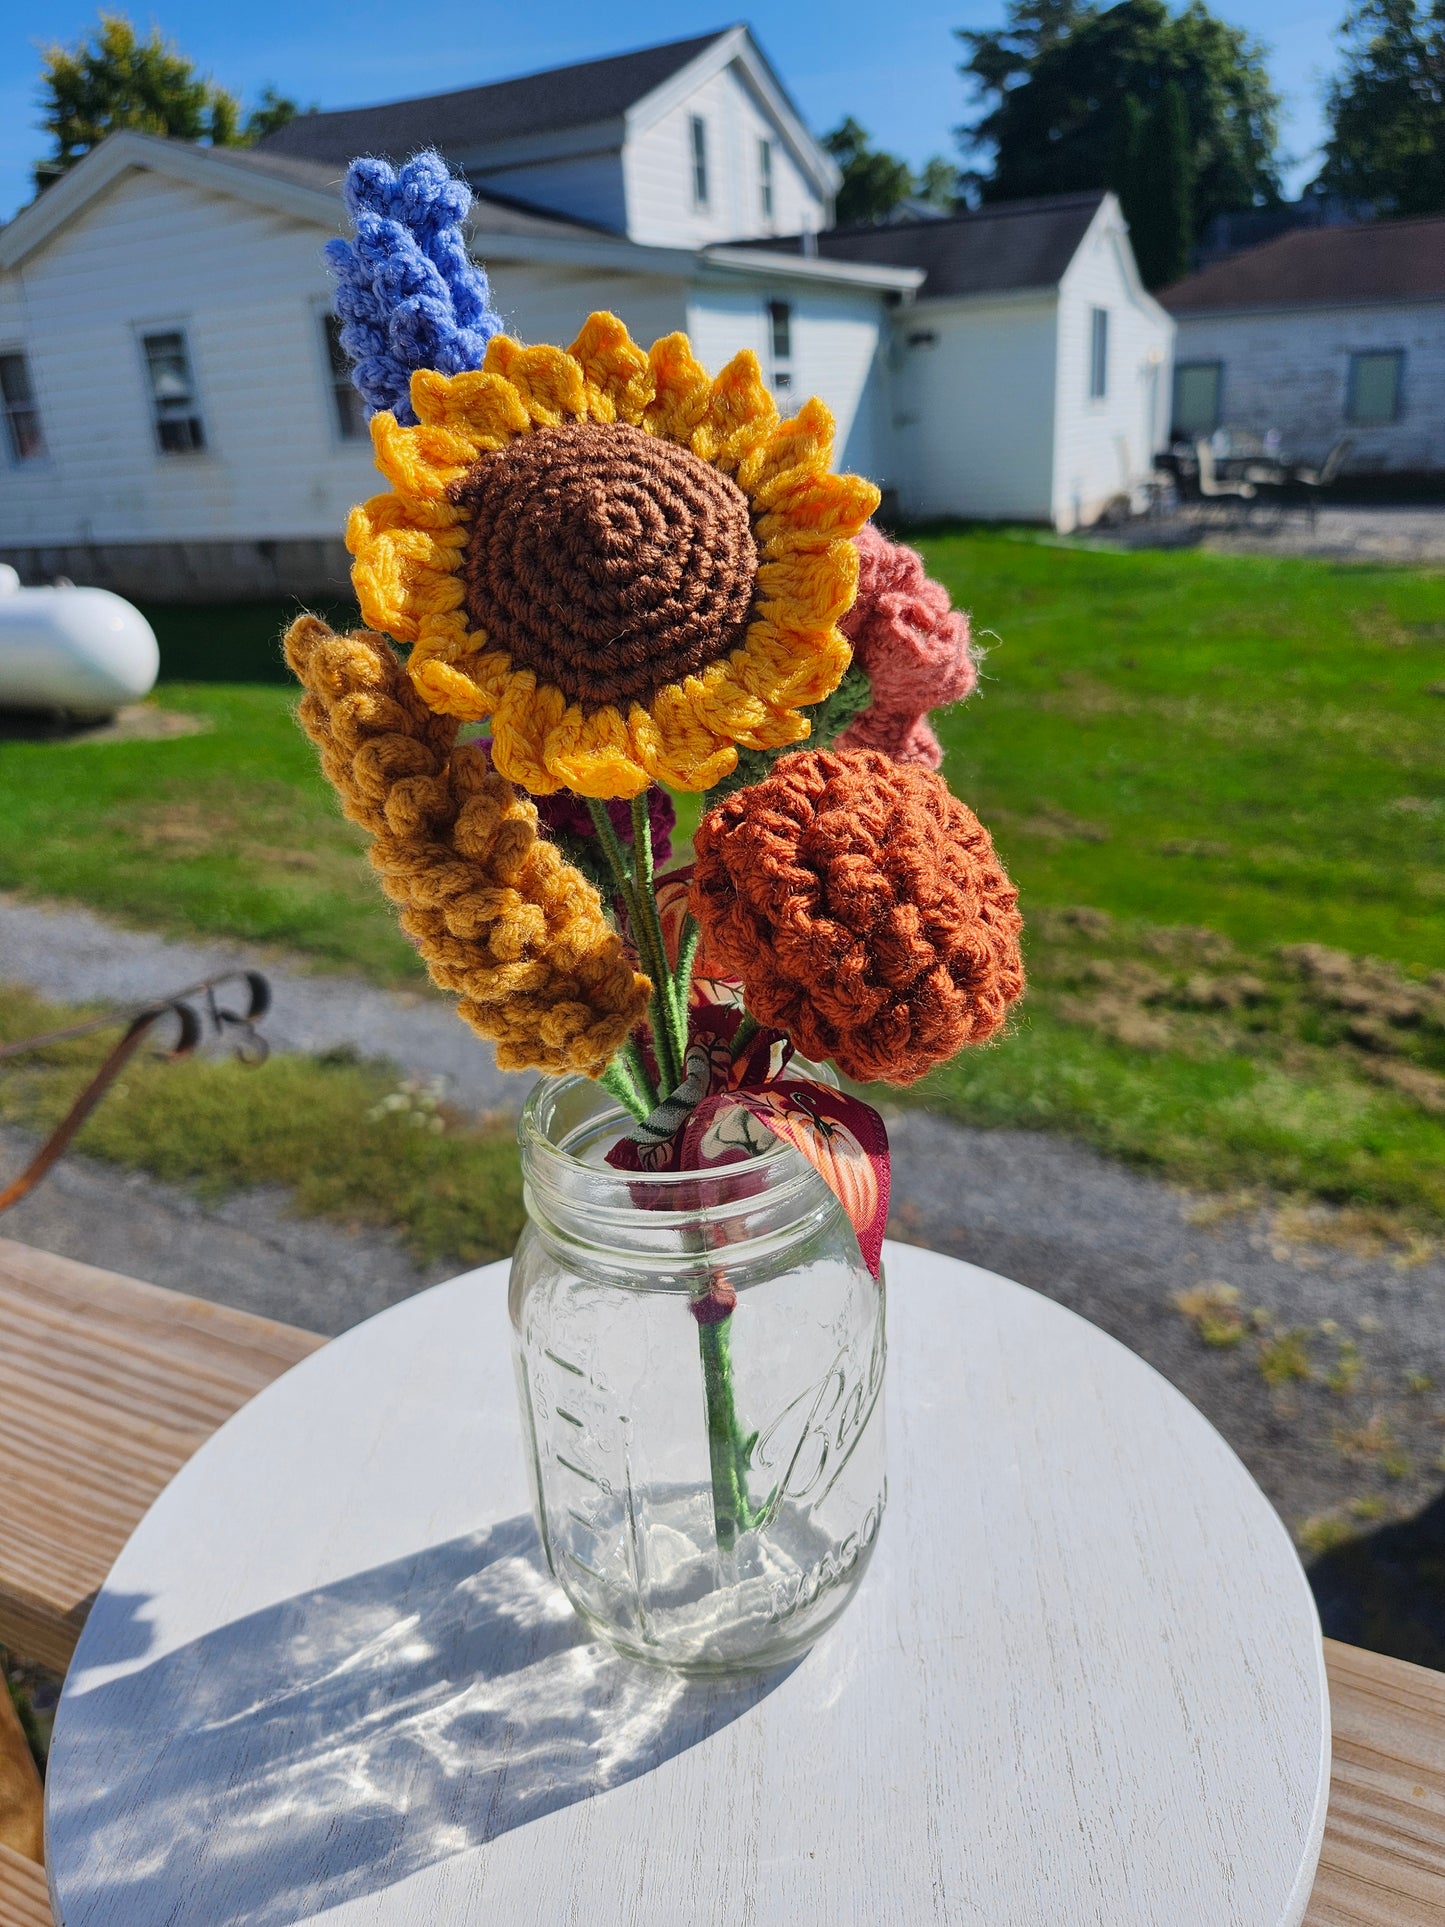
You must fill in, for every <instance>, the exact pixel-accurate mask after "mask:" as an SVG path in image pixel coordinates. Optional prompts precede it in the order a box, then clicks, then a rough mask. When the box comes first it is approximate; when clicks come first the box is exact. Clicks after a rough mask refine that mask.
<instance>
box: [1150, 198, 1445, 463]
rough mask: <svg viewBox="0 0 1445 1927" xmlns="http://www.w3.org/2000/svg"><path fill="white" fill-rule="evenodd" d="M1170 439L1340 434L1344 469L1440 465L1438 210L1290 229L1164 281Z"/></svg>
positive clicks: (1444, 284)
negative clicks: (1171, 362) (1232, 432)
mask: <svg viewBox="0 0 1445 1927" xmlns="http://www.w3.org/2000/svg"><path fill="white" fill-rule="evenodd" d="M1160 299H1161V300H1162V301H1163V302H1164V304H1165V306H1166V307H1167V308H1168V309H1169V310H1170V312H1171V313H1172V314H1173V315H1174V317H1175V319H1176V321H1177V323H1178V329H1179V333H1178V348H1177V357H1176V362H1175V369H1174V407H1173V422H1174V426H1175V428H1176V429H1177V430H1178V432H1179V433H1180V434H1182V435H1187V436H1190V437H1194V436H1199V435H1208V434H1210V433H1212V432H1213V430H1215V429H1217V428H1221V427H1233V428H1237V429H1247V430H1251V431H1253V432H1255V433H1268V432H1269V431H1270V430H1274V431H1275V432H1276V433H1277V434H1278V435H1279V437H1280V441H1281V444H1282V446H1283V449H1284V451H1285V453H1286V455H1287V456H1294V457H1297V458H1312V459H1314V460H1316V461H1318V460H1319V459H1321V458H1322V457H1323V456H1324V455H1325V454H1326V453H1327V452H1328V450H1329V449H1330V448H1331V447H1332V446H1334V445H1335V444H1336V443H1337V442H1340V441H1342V440H1344V439H1346V438H1348V440H1349V444H1350V446H1349V450H1348V453H1347V455H1346V457H1345V460H1344V470H1345V472H1346V473H1347V474H1356V475H1368V474H1377V475H1382V474H1396V475H1403V474H1411V475H1438V474H1440V473H1441V472H1442V471H1445V218H1441V217H1439V216H1436V217H1435V218H1433V219H1429V220H1416V221H1376V222H1371V223H1370V224H1369V225H1366V226H1359V227H1328V228H1308V229H1299V230H1296V231H1295V232H1294V233H1291V234H1285V235H1282V236H1281V237H1280V238H1279V239H1278V240H1277V241H1270V242H1267V243H1266V244H1265V245H1264V246H1262V247H1257V248H1250V249H1248V250H1247V251H1246V252H1244V253H1242V254H1235V255H1231V256H1229V257H1228V258H1227V259H1225V260H1223V261H1217V262H1215V263H1213V264H1212V265H1211V266H1209V267H1207V268H1204V269H1202V270H1201V271H1200V272H1199V273H1198V274H1193V275H1190V276H1189V277H1188V278H1187V279H1186V280H1184V281H1178V282H1176V283H1175V284H1174V286H1173V287H1171V288H1166V289H1165V290H1164V292H1163V293H1162V295H1161V296H1160Z"/></svg>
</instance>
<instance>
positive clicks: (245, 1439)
mask: <svg viewBox="0 0 1445 1927" xmlns="http://www.w3.org/2000/svg"><path fill="white" fill-rule="evenodd" d="M887 1265H888V1279H889V1298H890V1302H889V1328H890V1340H891V1353H892V1355H891V1359H890V1364H889V1385H888V1399H889V1410H888V1424H889V1430H890V1445H889V1453H890V1460H889V1468H890V1469H889V1478H890V1495H889V1510H888V1513H887V1516H886V1518H885V1521H884V1526H883V1531H882V1533H881V1535H880V1539H879V1545H878V1551H877V1554H876V1556H875V1559H874V1562H873V1565H872V1568H871V1569H870V1571H869V1573H868V1575H867V1578H866V1580H865V1582H864V1585H863V1587H862V1589H861V1591H860V1593H859V1596H858V1599H857V1600H856V1601H855V1602H854V1604H853V1605H852V1607H851V1608H850V1609H849V1611H848V1613H847V1614H846V1615H845V1616H844V1618H843V1619H842V1620H841V1621H840V1623H839V1624H838V1625H837V1626H836V1627H835V1628H834V1629H833V1630H832V1631H831V1632H830V1633H829V1634H827V1635H826V1636H825V1637H824V1639H823V1640H822V1641H821V1642H820V1643H819V1644H818V1645H817V1646H816V1647H814V1648H813V1650H812V1651H811V1652H810V1653H809V1654H807V1655H806V1656H805V1657H804V1658H803V1659H802V1660H801V1661H799V1662H797V1663H796V1664H794V1665H793V1666H791V1667H787V1668H783V1669H780V1670H778V1671H774V1672H772V1673H768V1674H763V1675H760V1676H757V1677H756V1678H752V1679H747V1680H743V1681H736V1680H733V1681H723V1680H718V1681H708V1680H703V1681H691V1682H685V1681H682V1680H680V1679H677V1678H675V1677H672V1676H670V1675H668V1674H666V1673H661V1672H655V1671H653V1670H651V1669H648V1668H644V1667H639V1666H636V1665H633V1664H631V1663H629V1662H627V1661H624V1660H622V1659H620V1658H618V1657H616V1656H614V1655H612V1654H611V1652H610V1651H609V1650H608V1649H607V1648H605V1647H604V1646H602V1645H600V1644H598V1643H596V1642H594V1641H592V1640H591V1639H590V1638H589V1636H588V1634H587V1632H586V1631H585V1629H584V1628H583V1627H582V1626H581V1624H580V1623H579V1622H578V1621H577V1620H576V1618H575V1617H574V1616H573V1614H572V1612H571V1610H570V1608H569V1607H568V1606H567V1605H566V1603H565V1601H564V1600H563V1599H562V1597H561V1595H560V1593H559V1592H558V1591H557V1590H556V1588H555V1587H554V1586H553V1585H552V1583H551V1581H550V1580H549V1578H548V1577H547V1574H546V1571H545V1566H544V1564H543V1562H542V1558H541V1553H540V1548H539V1546H538V1543H537V1539H536V1535H535V1531H534V1528H533V1526H532V1523H531V1517H530V1511H529V1506H528V1499H527V1489H526V1481H525V1477H524V1470H523V1462H522V1446H521V1439H520V1433H519V1429H518V1424H517V1418H516V1414H515V1411H514V1400H513V1394H512V1385H511V1365H510V1357H509V1333H508V1325H507V1315H506V1278H507V1267H506V1265H505V1264H502V1265H494V1266H489V1267H486V1268H485V1269H482V1270H480V1271H476V1272H472V1273H468V1274H467V1275H465V1276H464V1277H461V1278H458V1279H454V1280H452V1281H451V1282H450V1283H448V1284H445V1285H439V1286H437V1287H435V1288H434V1289H432V1290H430V1291H427V1292H424V1293H422V1294H420V1295H419V1296H417V1297H415V1298H412V1299H409V1300H408V1301H406V1302H405V1303H403V1304H400V1305H397V1306H395V1307H393V1308H392V1309H391V1310H389V1311H386V1312H384V1313H382V1314H381V1315H380V1316H379V1317H377V1318H374V1319H372V1320H370V1321H368V1323H366V1324H364V1325H361V1326H358V1327H357V1328H356V1329H354V1330H353V1331H351V1332H349V1333H347V1334H346V1335H345V1336H344V1337H342V1338H340V1339H337V1340H336V1341H334V1342H333V1343H332V1344H330V1345H328V1346H327V1347H326V1348H325V1349H324V1350H322V1351H319V1352H317V1353H315V1354H314V1355H313V1356H311V1357H310V1358H307V1359H305V1360H304V1361H303V1362H302V1363H301V1364H299V1365H298V1366H296V1367H295V1368H293V1369H292V1370H291V1371H290V1372H288V1373H286V1374H285V1375H284V1376H283V1377H282V1378H280V1379H278V1380H276V1382H275V1383H274V1384H272V1385H271V1386H270V1387H269V1388H268V1389H267V1390H265V1391H263V1392H262V1393H261V1394H260V1395H259V1396H258V1397H257V1398H255V1399H254V1400H253V1401H252V1402H251V1403H250V1404H249V1405H247V1406H246V1407H244V1408H243V1409H242V1410H241V1411H240V1412H239V1413H238V1414H237V1415H236V1416H235V1417H234V1418H232V1419H231V1420H229V1421H228V1422H227V1423H226V1424H225V1425H224V1426H223V1427H222V1428H221V1430H220V1431H219V1432H217V1433H216V1434H215V1436H214V1437H213V1438H212V1439H211V1440H210V1441H209V1442H208V1443H207V1444H206V1445H204V1446H203V1447H202V1448H201V1450H200V1451H199V1452H198V1453H197V1454H196V1456H195V1457H194V1458H193V1459H192V1460H191V1461H190V1463H189V1464H187V1465H186V1466H185V1467H184V1468H183V1469H182V1471H181V1472H180V1473H179V1474H178V1475H177V1477H176V1478H175V1479H174V1480H173V1482H172V1483H171V1485H170V1486H169V1487H168V1488H167V1489H166V1490H165V1492H164V1493H163V1494H162V1495H161V1497H160V1498H159V1500H157V1502H156V1504H155V1505H154V1507H153V1508H152V1509H151V1511H150V1512H149V1513H148V1514H147V1516H146V1518H145V1519H144V1520H143V1521H142V1523H141V1525H140V1526H139V1527H138V1529H137V1530H136V1532H135V1534H134V1536H133V1537H132V1538H131V1540H130V1542H129V1544H128V1545H127V1546H126V1548H125V1550H124V1552H123V1553H122V1554H121V1556H120V1558H119V1560H118V1561H117V1563H116V1565H115V1567H114V1569H113V1571H112V1573H111V1575H110V1578H109V1580H108V1581H107V1583H106V1585H105V1587H104V1588H103V1589H102V1591H101V1593H100V1595H99V1597H98V1598H97V1600H96V1602H95V1605H94V1608H93V1610H92V1612H91V1615H90V1618H89V1621H88V1622H87V1625H86V1628H85V1631H84V1633H83V1634H82V1636H81V1640H80V1644H79V1647H78V1649H77V1653H76V1657H75V1660H74V1663H73V1666H72V1669H71V1672H70V1676H69V1679H68V1681H67V1684H66V1689H65V1692H64V1695H63V1697H62V1700H61V1704H60V1709H59V1715H58V1718H57V1722H56V1727H55V1736H54V1742H53V1749H52V1753H51V1765H50V1776H49V1784H48V1789H47V1801H48V1816H47V1817H48V1832H49V1877H50V1882H51V1890H52V1898H53V1901H54V1905H55V1911H56V1917H57V1920H58V1921H60V1922H61V1923H62V1927H101V1924H102V1923H104V1927H158V1924H159V1923H162V1922H171V1921H173V1922H176V1923H178V1924H183V1927H240V1923H242V1922H245V1923H247V1927H291V1923H297V1922H301V1921H309V1920H315V1919H320V1918H322V1917H324V1918H325V1919H326V1921H327V1922H328V1923H332V1927H360V1924H361V1923H363V1922H365V1923H368V1927H422V1924H423V1923H425V1927H436V1923H438V1922H448V1923H451V1922H455V1923H462V1922H478V1923H481V1922H498V1923H506V1924H507V1927H525V1924H526V1923H533V1922H535V1923H538V1924H539V1927H543V1924H545V1927H551V1924H552V1923H560V1922H570V1921H582V1920H586V1921H588V1922H591V1923H597V1924H598V1927H624V1924H625V1927H680V1924H683V1923H686V1924H689V1927H690V1924H691V1923H708V1924H711V1923H714V1922H716V1923H719V1927H720V1924H721V1923H723V1922H727V1923H729V1927H731V1924H732V1923H735V1922H738V1921H747V1922H753V1923H758V1927H772V1923H782V1922H785V1921H786V1922H788V1923H790V1924H792V1923H799V1922H803V1923H809V1922H814V1921H818V1922H821V1921H827V1922H829V1923H830V1927H831V1924H833V1923H837V1927H850V1924H851V1923H857V1924H858V1927H865V1924H866V1927H873V1924H874V1923H879V1922H884V1921H886V1922H889V1923H890V1924H891V1923H908V1924H912V1923H918V1924H919V1927H922V1924H923V1923H933V1922H967V1923H974V1924H976V1927H1039V1923H1043V1922H1048V1923H1055V1922H1057V1923H1060V1927H1063V1923H1067V1924H1068V1927H1094V1924H1095V1923H1097V1927H1145V1924H1146V1923H1147V1924H1148V1927H1277V1924H1279V1927H1298V1923H1299V1922H1300V1921H1301V1919H1302V1917H1303V1915H1304V1911H1305V1907H1306V1903H1307V1899H1308V1896H1309V1892H1310V1887H1311V1881H1312V1877H1313V1873H1314V1868H1315V1862H1316V1859H1317V1857H1318V1853H1319V1845H1320V1837H1321V1831H1322V1827H1323V1822H1324V1816H1325V1802H1326V1793H1327V1788H1328V1780H1329V1751H1330V1747H1329V1718H1328V1703H1327V1697H1326V1687H1325V1675H1324V1666H1323V1659H1322V1653H1321V1645H1320V1637H1319V1628H1318V1623H1317V1620H1316V1617H1315V1612H1314V1606H1313V1603H1312V1601H1311V1598H1310V1594H1309V1590H1308V1587H1307V1585H1306V1582H1305V1579H1304V1576H1303V1573H1302V1572H1301V1570H1300V1567H1299V1564H1298V1562H1297V1560H1296V1558H1295V1555H1294V1552H1293V1549H1292V1547H1291V1545H1290V1542H1289V1539H1288V1537H1287V1535H1286V1533H1285V1531H1284V1528H1283V1527H1282V1526H1281V1524H1280V1522H1279V1520H1278V1519H1277V1517H1276V1516H1275V1514H1274V1512H1273V1511H1272V1510H1271V1508H1270V1507H1269V1505H1268V1504H1267V1502H1266V1501H1265V1499H1264V1497H1263V1495H1262V1494H1261V1493H1260V1492H1259V1490H1258V1488H1257V1487H1256V1486H1255V1485H1254V1483H1253V1482H1252V1480H1251V1479H1250V1478H1249V1476H1248V1474H1247V1473H1246V1472H1245V1470H1244V1468H1243V1467H1242V1466H1241V1465H1240V1463H1239V1461H1238V1460H1237V1459H1236V1458H1235V1457H1234V1455H1233V1454H1232V1453H1231V1451H1230V1450H1229V1448H1228V1447H1227V1446H1226V1445H1225V1443H1224V1442H1223V1440H1222V1439H1221V1438H1220V1437H1219V1436H1218V1434H1217V1433H1216V1432H1214V1431H1213V1430H1212V1428H1211V1427H1210V1426H1209V1425H1208V1424H1207V1423H1206V1421H1205V1420H1204V1419H1203V1418H1202V1417H1201V1416H1200V1415H1199V1414H1198V1413H1197V1412H1196V1411H1195V1410H1194V1408H1193V1407H1192V1406H1190V1405H1189V1404H1188V1402H1187V1401H1186V1400H1185V1399H1183V1398H1182V1397H1181V1396H1180V1395H1179V1394H1178V1393H1177V1392H1175V1391H1174V1390H1173V1389H1172V1388H1171V1387H1170V1386H1169V1385H1167V1384H1166V1383H1165V1381H1164V1380H1163V1379H1161V1378H1160V1377H1158V1376H1157V1374H1155V1373H1154V1372H1153V1371H1152V1370H1151V1369H1150V1368H1149V1367H1148V1366H1147V1365H1145V1364H1143V1363H1142V1361H1140V1360H1139V1359H1137V1358H1136V1357H1134V1356H1133V1354H1132V1353H1130V1352H1128V1351H1127V1350H1125V1349H1124V1348H1123V1347H1122V1346H1120V1345H1118V1344H1117V1343H1116V1342H1115V1341H1114V1340H1112V1339H1110V1338H1108V1337H1106V1336H1105V1335H1104V1334H1103V1333H1101V1332H1099V1331H1098V1330H1096V1329H1095V1328H1094V1327H1092V1326H1091V1325H1089V1324H1087V1323H1085V1322H1084V1321H1083V1320H1081V1319H1079V1318H1077V1317H1076V1316H1074V1315H1073V1314H1072V1313H1070V1312H1068V1311H1065V1310H1063V1309H1062V1308H1061V1307H1059V1306H1057V1305H1054V1304H1052V1303H1051V1302H1049V1301H1048V1300H1046V1299H1043V1298H1041V1297H1039V1296H1038V1295H1036V1294H1035V1293H1033V1292H1029V1291H1026V1290H1025V1289H1024V1288H1023V1287H1021V1286H1019V1285H1016V1284H1013V1283H1011V1282H1009V1281H1008V1280H1005V1279H1002V1278H998V1277H996V1276H994V1275H992V1274H990V1273H987V1272H983V1271H980V1270H978V1269H976V1268H974V1267H972V1266H969V1265H964V1264H960V1263H958V1262H956V1261H954V1260H952V1259H947V1258H943V1257H940V1256H938V1255H936V1254H934V1253H931V1252H926V1251H922V1250H917V1249H913V1248H909V1247H905V1246H898V1245H890V1246H889V1247H888V1248H887Z"/></svg>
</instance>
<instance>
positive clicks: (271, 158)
mask: <svg viewBox="0 0 1445 1927" xmlns="http://www.w3.org/2000/svg"><path fill="white" fill-rule="evenodd" d="M205 152H206V155H207V158H208V159H210V160H213V161H221V162H224V163H225V165H226V166H228V167H244V168H246V169H247V171H248V172H250V173H252V174H269V175H271V176H272V177H273V178H274V179H276V180H280V181H290V182H291V183H292V184H293V185H294V186H296V187H316V188H321V189H322V190H323V191H325V192H329V193H333V194H336V195H337V196H338V197H339V196H340V193H341V179H342V175H343V174H344V173H345V171H346V165H345V162H342V161H313V160H302V159H300V158H299V157H298V156H296V155H294V154H273V153H271V152H270V150H269V149H262V148H260V147H209V148H207V149H206V150H205ZM348 158H349V157H348ZM338 212H339V207H338ZM471 221H472V225H473V226H474V227H476V228H480V229H481V231H482V232H483V233H484V234H542V235H548V234H550V235H558V234H562V235H567V234H571V235H585V236H587V237H588V238H589V239H590V238H592V237H594V236H596V235H598V234H605V235H607V236H608V238H609V239H611V240H615V239H616V238H617V237H616V235H615V234H614V233H613V232H612V230H611V229H610V228H604V227H601V226H598V225H594V224H593V223H592V222H590V221H577V220H571V219H568V217H567V216H566V215H562V214H552V213H550V212H549V211H548V210H547V209H546V208H544V207H533V206H532V205H531V204H530V203H529V202H527V201H519V200H515V199H514V198H513V197H512V196H511V195H508V194H488V193H478V192H477V191H476V190H475V189H474V190H473V192H472V212H471Z"/></svg>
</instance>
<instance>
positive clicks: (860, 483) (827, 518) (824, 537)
mask: <svg viewBox="0 0 1445 1927" xmlns="http://www.w3.org/2000/svg"><path fill="white" fill-rule="evenodd" d="M881 499H882V498H881V496H880V495H879V493H878V490H877V488H875V486H874V485H873V483H872V482H867V481H865V480H864V479H863V477H862V476H861V475H808V476H804V477H802V478H801V479H800V480H799V481H798V482H797V483H795V484H794V485H793V487H791V488H789V489H788V490H787V491H786V492H784V493H783V494H782V496H781V498H780V500H779V501H778V503H777V505H776V506H775V507H774V508H772V509H770V510H769V511H768V512H767V514H765V515H763V516H761V517H760V518H759V519H758V522H757V524H756V527H755V530H754V533H755V534H756V535H757V536H758V537H760V538H761V540H762V542H763V543H764V544H765V545H767V546H768V547H769V553H770V557H771V555H773V554H782V553H786V552H787V551H788V550H789V549H792V550H797V549H800V548H810V547H816V546H818V544H819V543H820V542H831V541H835V540H837V539H838V538H839V537H843V538H846V539H850V540H851V538H852V537H853V536H855V535H856V534H857V533H858V531H859V529H861V528H862V526H863V524H864V523H865V522H866V521H867V520H868V518H869V516H870V515H872V513H873V512H874V510H875V509H876V508H877V507H878V504H879V501H880V500H881ZM774 545H776V546H774Z"/></svg>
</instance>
